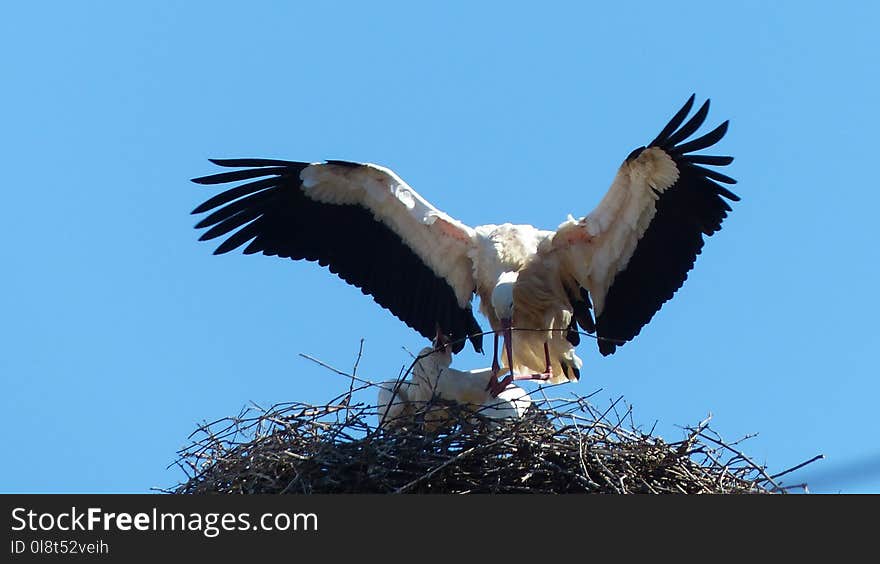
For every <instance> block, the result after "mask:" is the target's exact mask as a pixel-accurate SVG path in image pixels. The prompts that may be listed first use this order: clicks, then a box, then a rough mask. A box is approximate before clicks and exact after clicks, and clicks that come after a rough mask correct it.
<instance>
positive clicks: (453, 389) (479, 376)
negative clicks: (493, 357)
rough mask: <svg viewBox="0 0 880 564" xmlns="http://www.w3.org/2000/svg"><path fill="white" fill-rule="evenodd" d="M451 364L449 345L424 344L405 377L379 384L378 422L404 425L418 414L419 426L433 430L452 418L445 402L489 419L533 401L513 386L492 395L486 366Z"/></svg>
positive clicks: (520, 411)
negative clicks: (466, 367)
mask: <svg viewBox="0 0 880 564" xmlns="http://www.w3.org/2000/svg"><path fill="white" fill-rule="evenodd" d="M451 364H452V352H451V350H449V348H448V347H445V348H441V349H439V350H438V349H437V348H435V347H425V348H424V349H422V350H421V351H419V354H418V356H417V357H416V361H415V363H414V364H413V368H412V378H411V379H410V380H403V381H401V382H397V381H388V382H382V383H380V385H379V393H378V403H377V405H378V408H377V412H378V415H379V420H380V424H381V425H383V426H386V427H391V426H394V425H395V424H405V423H406V422H408V421H411V420H412V419H413V418H414V416H415V415H417V414H418V415H419V416H420V418H421V423H422V425H423V426H424V428H425V429H426V430H428V431H433V430H436V429H438V428H439V427H441V426H443V425H445V424H448V423H450V422H452V421H454V415H453V413H452V412H451V411H450V410H449V408H448V406H449V403H454V404H457V405H458V406H460V407H462V408H464V409H466V410H468V411H470V412H473V413H476V414H478V415H480V416H482V417H483V418H488V419H492V420H502V419H516V418H520V417H522V416H523V415H524V414H525V412H526V410H527V409H528V407H529V406H530V405H531V403H532V400H531V397H529V395H528V394H527V393H526V391H525V390H523V389H522V388H520V387H518V386H514V385H510V386H508V387H507V388H506V389H505V390H503V391H502V392H501V393H499V394H498V395H497V397H494V396H493V395H492V394H491V393H490V391H489V389H488V388H489V382H490V380H491V378H492V376H493V371H492V369H491V368H481V369H476V370H457V369H455V368H452V367H451Z"/></svg>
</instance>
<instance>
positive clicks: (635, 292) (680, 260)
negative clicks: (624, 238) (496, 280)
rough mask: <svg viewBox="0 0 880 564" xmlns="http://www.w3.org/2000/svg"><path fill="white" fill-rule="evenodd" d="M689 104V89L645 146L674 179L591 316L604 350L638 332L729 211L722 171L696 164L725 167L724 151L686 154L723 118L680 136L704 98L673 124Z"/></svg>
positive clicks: (714, 135) (697, 118)
mask: <svg viewBox="0 0 880 564" xmlns="http://www.w3.org/2000/svg"><path fill="white" fill-rule="evenodd" d="M692 106H693V96H691V98H690V99H689V100H688V101H687V103H685V105H684V107H683V108H682V109H681V110H679V112H678V113H676V114H675V116H674V117H673V118H672V120H671V121H670V122H669V124H668V125H667V126H666V127H664V128H663V130H662V131H661V134H660V135H659V136H658V137H657V138H656V139H655V140H654V141H653V142H652V143H651V144H650V145H649V147H650V146H653V147H659V148H661V149H663V150H664V151H666V153H668V154H669V156H670V157H672V159H673V160H674V161H675V164H676V166H677V167H678V170H679V178H678V180H677V181H676V182H675V184H673V185H672V186H670V187H669V188H667V189H666V190H665V191H664V192H663V193H662V194H660V197H659V198H658V200H657V203H656V206H657V207H656V213H655V215H654V218H653V219H652V220H651V223H650V225H649V226H648V229H647V230H646V231H645V233H644V235H642V237H641V239H640V240H639V242H638V245H637V246H636V249H635V252H634V253H633V256H632V257H631V258H630V260H629V262H628V263H627V265H626V267H625V268H624V269H623V270H622V271H620V272H618V273H617V275H616V276H615V277H614V280H613V282H612V284H611V286H610V288H609V289H608V294H607V295H606V297H605V306H604V308H603V310H602V314H601V315H599V316H598V317H597V318H596V332H597V335H598V336H599V340H598V343H599V351H600V352H601V353H602V354H603V355H608V354H612V353H613V352H614V351H615V350H616V349H617V347H618V346H620V345H622V344H624V343H625V342H627V341H629V340H631V339H633V338H634V337H635V336H636V335H638V334H639V332H640V331H641V329H642V327H644V326H645V325H646V324H647V323H648V322H649V321H650V320H651V318H652V317H653V316H654V314H655V313H657V311H658V310H659V309H660V307H661V306H662V305H663V304H664V303H665V302H666V301H667V300H669V299H670V298H671V297H672V296H673V295H674V294H675V292H676V291H677V290H678V289H679V288H681V286H682V284H684V281H685V280H686V279H687V276H688V272H689V271H690V270H691V269H692V268H693V266H694V262H695V261H696V258H697V255H699V254H700V252H701V251H702V249H703V244H704V240H703V236H704V235H705V236H709V235H712V234H714V233H715V232H716V231H718V230H719V229H721V222H722V221H723V220H724V218H725V217H727V212H728V211H730V210H731V208H730V205H729V204H728V203H727V201H725V198H726V199H728V200H731V201H738V200H739V196H737V195H736V194H734V193H733V192H731V191H730V190H728V189H726V188H724V187H723V186H721V185H720V184H718V182H722V183H725V184H734V183H736V181H735V180H734V179H733V178H730V177H729V176H727V175H724V174H721V173H719V172H716V171H715V170H712V169H708V168H705V167H704V166H698V165H710V166H726V165H729V164H730V163H731V162H733V158H732V157H727V156H713V155H692V154H690V153H692V152H693V151H698V150H701V149H705V148H708V147H710V146H712V145H714V144H715V143H717V142H718V141H720V140H721V138H722V137H724V134H725V133H726V132H727V126H728V122H726V121H725V122H723V123H722V124H721V125H719V126H718V127H716V128H715V129H713V130H712V131H710V132H709V133H707V134H705V135H703V136H701V137H698V138H696V139H693V140H691V141H688V142H685V143H682V142H683V141H685V140H686V139H687V138H688V137H689V136H690V135H692V134H694V133H695V132H696V130H697V129H698V128H699V126H700V125H702V123H703V122H704V121H705V118H706V114H707V113H708V108H709V101H708V100H707V101H706V102H705V103H704V104H703V106H702V107H701V108H700V109H699V110H698V111H697V113H696V114H695V115H694V116H693V117H692V118H691V119H690V120H689V121H688V122H687V123H685V125H684V126H682V127H681V129H678V127H679V126H680V125H681V124H682V123H683V122H684V118H685V116H686V115H687V113H689V111H690V109H691V107H692Z"/></svg>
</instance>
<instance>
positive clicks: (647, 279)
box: [193, 96, 739, 394]
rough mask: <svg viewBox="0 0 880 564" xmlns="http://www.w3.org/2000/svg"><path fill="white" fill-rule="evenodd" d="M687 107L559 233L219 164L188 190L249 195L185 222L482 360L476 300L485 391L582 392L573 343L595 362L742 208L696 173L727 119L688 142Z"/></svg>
mask: <svg viewBox="0 0 880 564" xmlns="http://www.w3.org/2000/svg"><path fill="white" fill-rule="evenodd" d="M693 102H694V97H693V96H691V97H690V99H689V100H688V101H687V103H686V104H685V105H684V107H682V108H681V110H679V111H678V112H677V113H676V114H675V116H673V118H672V119H671V120H670V122H669V123H668V124H667V125H666V126H665V127H664V128H663V130H662V131H661V133H660V134H659V135H658V136H657V137H656V138H655V139H654V140H653V141H652V142H651V143H649V144H648V145H646V146H644V147H639V148H637V149H636V150H634V151H633V152H632V153H631V154H630V155H629V156H628V157H627V158H626V159H625V160H624V161H623V163H622V164H621V166H620V167H619V169H618V171H617V174H616V176H615V177H614V180H613V182H612V183H611V186H610V188H609V189H608V191H607V192H606V194H605V196H604V197H603V198H602V200H601V201H600V202H599V204H598V206H596V208H595V209H593V211H591V212H590V213H588V214H587V215H585V216H582V217H581V218H580V219H575V218H574V217H572V216H571V215H569V216H568V218H567V219H566V220H565V221H564V222H563V223H562V224H560V225H559V227H558V228H557V229H555V230H553V231H549V230H541V229H538V228H536V227H533V226H531V225H513V224H510V223H505V224H501V225H481V226H477V227H473V228H472V227H469V226H467V225H465V224H463V223H462V222H460V221H458V220H456V219H454V218H453V217H451V216H450V215H448V214H446V213H445V212H443V211H441V210H439V209H437V208H436V207H434V206H433V205H432V204H431V203H430V202H428V201H427V200H426V199H425V198H423V197H422V196H421V195H419V194H418V193H417V192H416V191H415V190H413V189H412V188H411V187H410V186H409V185H407V184H406V183H405V182H404V181H403V180H402V179H401V178H400V177H399V176H397V174H395V173H394V172H393V171H391V170H389V169H387V168H385V167H381V166H378V165H373V164H362V163H352V162H346V161H335V160H328V161H325V162H321V163H303V162H295V161H279V160H270V159H231V160H213V162H214V163H215V164H218V165H220V166H224V167H237V168H239V170H235V171H231V172H225V173H219V174H214V175H210V176H205V177H201V178H196V179H194V182H197V183H200V184H208V185H214V184H222V183H227V182H233V181H240V180H248V181H249V182H246V183H244V184H241V185H238V186H235V187H233V188H230V189H228V190H226V191H225V192H221V193H220V194H217V195H215V196H214V197H212V198H210V199H209V200H207V201H206V202H204V203H203V204H202V205H200V206H198V207H197V208H196V209H195V210H194V211H193V213H204V212H208V211H211V213H210V214H209V215H208V216H206V217H205V218H203V219H202V220H201V221H200V222H199V223H198V224H197V225H196V227H197V228H200V229H201V228H207V231H206V232H205V233H204V234H203V235H202V236H201V240H206V239H213V238H216V237H221V236H226V235H227V234H229V233H230V232H232V231H235V232H234V233H232V234H231V235H228V236H227V237H226V239H225V241H224V242H223V243H221V244H220V246H219V247H218V248H217V249H216V251H215V253H217V254H219V253H225V252H228V251H230V250H232V249H234V248H237V247H239V246H241V245H245V244H247V246H246V247H245V249H244V253H245V254H251V253H257V252H261V253H263V254H266V255H277V256H279V257H288V258H291V259H294V260H298V259H305V260H313V261H318V262H319V264H321V265H323V266H327V267H329V269H330V270H331V271H332V272H334V273H336V274H338V275H339V276H340V277H342V278H343V279H344V280H346V281H347V282H349V283H350V284H353V285H355V286H358V287H359V288H361V290H362V291H363V292H364V293H365V294H370V295H372V296H373V298H374V299H375V301H376V302H377V303H379V304H380V305H381V306H383V307H385V308H387V309H389V310H390V311H391V312H392V313H394V315H396V316H397V317H398V318H400V319H401V320H402V321H404V322H405V323H406V324H407V325H409V326H410V327H412V328H414V329H415V330H416V331H418V332H419V333H420V334H422V335H423V336H425V337H427V338H429V339H430V338H433V337H434V335H435V334H436V332H437V331H438V330H440V331H441V332H442V333H444V334H446V335H448V336H449V337H450V338H451V339H452V343H451V346H452V350H453V352H459V351H460V350H461V349H462V347H463V346H464V342H465V341H466V340H470V342H471V344H472V345H473V347H474V349H475V350H477V351H478V352H482V330H481V329H480V326H479V324H478V323H477V321H476V318H475V317H474V314H473V310H472V307H471V300H472V298H473V296H474V295H477V296H479V298H480V311H481V312H482V313H483V315H485V317H486V318H487V319H488V321H489V324H490V326H491V327H492V329H493V331H494V332H495V340H496V342H495V356H496V359H495V360H493V368H492V370H493V372H494V376H493V378H495V377H497V375H498V374H500V373H501V372H502V369H503V367H507V368H512V372H511V374H510V375H509V376H508V378H507V381H505V382H496V383H495V384H493V385H492V388H493V391H494V393H496V394H497V393H500V392H501V391H502V390H503V389H504V388H505V386H506V384H507V383H508V382H509V380H510V379H511V378H514V377H517V378H518V377H522V376H523V373H526V374H525V375H526V377H528V374H529V373H532V372H534V373H536V374H533V376H539V377H541V378H543V379H549V380H550V381H551V382H560V381H565V380H577V379H578V378H579V375H580V368H581V366H582V361H581V360H580V359H579V358H578V357H577V355H576V354H575V347H576V346H577V345H578V344H579V342H580V332H581V330H583V331H586V332H588V333H595V334H596V337H597V341H598V346H599V351H600V352H601V353H602V354H603V355H608V354H612V353H613V352H615V350H616V348H617V347H619V346H620V345H622V344H624V343H626V342H628V341H630V340H631V339H633V338H634V337H635V336H636V335H638V334H639V332H640V331H641V329H642V327H644V325H646V324H647V323H648V322H649V321H650V319H651V318H652V317H653V315H654V314H655V313H656V312H657V311H658V310H659V309H660V307H661V306H662V305H663V303H664V302H666V301H667V300H668V299H670V298H671V297H672V295H673V294H674V293H675V292H676V291H677V290H678V289H679V288H680V287H681V285H682V284H683V282H684V280H685V279H686V278H687V273H688V271H690V270H691V268H692V267H693V265H694V261H695V260H696V257H697V255H698V254H699V253H700V252H701V249H702V247H703V243H704V239H703V236H704V235H705V236H709V235H712V234H713V233H714V232H715V231H717V230H718V229H720V228H721V222H722V220H723V219H724V218H725V217H726V215H727V212H728V211H730V210H731V208H730V206H729V204H728V203H727V201H725V200H731V201H736V200H738V199H739V198H738V196H736V195H735V194H733V193H732V192H730V191H729V190H727V189H726V188H724V187H723V186H721V185H720V184H719V182H720V183H726V184H732V183H734V182H735V181H734V180H733V179H732V178H730V177H728V176H725V175H723V174H721V173H719V172H717V171H716V170H714V169H711V168H706V167H705V166H702V165H710V166H725V165H728V164H730V162H732V160H733V159H732V157H726V156H710V155H701V154H693V152H694V151H698V150H700V149H704V148H707V147H710V146H712V145H714V144H715V143H717V142H718V141H719V140H720V139H721V138H722V137H723V136H724V134H725V132H726V131H727V122H724V123H722V124H721V125H720V126H718V127H716V128H715V129H714V130H712V131H710V132H709V133H707V134H705V135H702V136H701V137H698V138H695V139H691V140H688V138H689V137H691V136H692V135H693V134H694V133H695V132H696V131H697V129H698V128H699V127H700V126H701V125H702V124H703V122H704V120H705V118H706V115H707V113H708V108H709V102H708V101H706V102H705V103H704V104H703V105H702V106H701V107H700V108H699V109H698V110H697V112H696V113H695V114H694V115H693V116H692V117H691V118H690V119H688V120H687V121H686V122H685V118H686V117H687V116H688V114H689V113H690V111H691V109H692V106H693ZM535 197H543V196H542V195H537V196H535ZM499 335H503V338H504V342H505V347H506V349H507V351H506V352H507V354H506V355H502V358H501V364H499V363H498V362H497V351H498V336H499ZM513 341H515V346H513V345H512V342H513Z"/></svg>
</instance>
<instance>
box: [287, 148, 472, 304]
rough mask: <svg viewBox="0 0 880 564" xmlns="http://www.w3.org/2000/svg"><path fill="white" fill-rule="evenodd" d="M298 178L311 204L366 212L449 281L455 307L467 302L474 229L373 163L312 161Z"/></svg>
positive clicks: (470, 291)
mask: <svg viewBox="0 0 880 564" xmlns="http://www.w3.org/2000/svg"><path fill="white" fill-rule="evenodd" d="M300 179H301V180H302V185H303V190H304V191H305V193H306V194H307V195H308V196H309V197H310V198H312V199H314V200H317V201H319V202H323V203H332V204H360V205H361V206H364V207H366V208H367V209H369V210H371V211H372V213H373V216H374V217H375V218H376V219H377V220H378V221H381V222H382V223H384V224H385V225H387V226H388V227H389V228H391V229H392V230H393V231H394V232H395V233H397V235H399V236H400V237H401V238H402V239H403V240H404V241H405V242H406V244H407V245H408V246H409V247H410V248H411V249H412V250H413V251H414V252H415V253H416V254H417V255H418V256H419V257H420V258H421V259H422V261H423V262H424V263H425V264H426V265H427V266H428V267H429V268H431V270H433V271H434V273H435V274H437V275H438V276H441V277H443V278H445V279H446V280H447V281H448V282H449V284H450V286H451V287H452V288H453V289H454V290H455V295H456V298H457V299H458V302H459V305H461V306H462V307H465V306H466V305H467V304H468V303H469V302H470V300H471V297H472V295H473V291H474V278H473V267H472V264H471V260H470V259H469V258H468V251H469V250H470V249H471V248H472V246H473V245H474V230H473V229H471V228H470V227H468V226H467V225H465V224H463V223H461V222H460V221H458V220H456V219H454V218H452V217H450V216H449V215H447V214H446V213H444V212H442V211H440V210H439V209H437V208H435V207H434V206H433V205H431V203H430V202H428V201H427V200H426V199H424V198H423V197H422V196H420V195H419V193H418V192H416V191H415V190H413V189H412V188H411V187H410V186H409V185H408V184H407V183H406V182H404V181H403V180H402V179H401V178H400V177H399V176H397V175H396V174H395V173H394V172H393V171H391V170H389V169H387V168H385V167H381V166H377V165H373V164H364V165H361V166H357V167H352V166H346V165H338V164H332V163H314V164H312V165H309V166H308V167H306V168H305V169H303V171H302V173H301V174H300ZM341 228H343V229H344V228H345V226H341ZM352 236H354V237H356V236H357V234H356V233H355V234H352Z"/></svg>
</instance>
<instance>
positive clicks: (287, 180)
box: [192, 159, 482, 352]
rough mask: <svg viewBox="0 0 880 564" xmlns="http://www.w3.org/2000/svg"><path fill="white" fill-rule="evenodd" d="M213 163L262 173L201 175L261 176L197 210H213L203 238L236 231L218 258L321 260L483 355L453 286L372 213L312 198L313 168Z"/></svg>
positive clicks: (407, 316) (203, 180) (413, 320)
mask: <svg viewBox="0 0 880 564" xmlns="http://www.w3.org/2000/svg"><path fill="white" fill-rule="evenodd" d="M211 162H213V163H215V164H217V165H220V166H229V167H256V168H247V169H244V170H238V171H233V172H224V173H219V174H213V175H209V176H203V177H200V178H195V179H193V182H196V183H198V184H208V185H213V184H222V183H226V182H235V181H240V180H250V179H254V178H259V180H254V181H252V182H248V183H245V184H242V185H239V186H235V187H233V188H230V189H228V190H226V191H224V192H221V193H220V194H217V195H215V196H213V197H212V198H210V199H209V200H207V201H205V202H204V203H203V204H201V205H200V206H198V207H197V208H196V209H195V210H193V212H192V213H194V214H198V213H205V212H208V211H211V210H214V211H212V213H210V214H209V215H208V216H206V217H205V218H203V219H202V220H201V221H199V222H198V223H197V224H196V228H197V229H203V228H209V229H208V230H207V231H205V232H204V233H203V234H202V236H201V237H200V240H203V241H204V240H209V239H214V238H217V237H222V236H224V235H227V234H228V233H230V232H232V231H234V233H232V234H231V235H229V236H228V237H227V238H226V239H225V240H224V241H223V242H222V243H221V244H220V245H219V246H218V247H217V249H216V250H215V251H214V254H223V253H227V252H229V251H232V250H233V249H236V248H238V247H240V246H242V245H245V244H247V246H246V247H245V248H244V251H243V252H244V254H254V253H258V252H262V253H263V254H265V255H269V256H278V257H282V258H290V259H293V260H303V259H304V260H309V261H317V262H318V263H319V264H320V265H322V266H326V267H328V268H329V269H330V271H331V272H333V273H334V274H337V275H338V276H339V277H340V278H342V279H343V280H345V281H346V282H348V283H349V284H352V285H354V286H357V287H358V288H360V289H361V291H362V292H363V293H364V294H367V295H371V296H372V297H373V299H374V300H375V301H376V302H377V303H378V304H379V305H381V306H382V307H384V308H386V309H388V310H389V311H391V312H392V313H393V314H394V315H395V316H397V317H398V318H399V319H400V320H401V321H403V322H404V323H406V324H407V325H409V326H410V327H412V328H413V329H415V330H416V331H418V332H419V333H420V334H422V335H423V336H425V337H426V338H428V339H432V338H433V337H434V336H435V335H436V331H437V327H438V326H439V327H440V329H441V330H442V331H443V332H444V333H445V334H446V335H449V336H450V338H451V340H452V345H453V350H454V352H459V351H461V349H462V348H464V341H465V339H469V340H470V341H471V344H472V345H473V347H474V349H475V350H477V351H478V352H482V330H481V329H480V326H479V324H478V323H477V320H476V318H475V317H474V314H473V311H472V309H471V306H470V304H468V306H467V307H464V308H463V307H461V306H460V305H459V304H458V299H457V298H456V295H455V291H454V290H453V289H452V287H451V286H450V285H449V283H448V282H446V280H445V279H443V278H442V277H440V276H438V275H437V274H435V273H434V272H433V271H432V270H431V269H430V268H429V267H428V266H426V265H425V264H424V262H422V260H421V259H420V258H419V256H418V255H417V254H416V253H415V252H414V251H413V250H412V249H411V248H410V247H408V246H407V245H406V243H405V242H404V241H403V240H402V239H401V237H400V236H399V235H397V234H396V233H395V232H394V231H393V230H391V229H390V228H389V227H387V226H386V225H385V224H383V223H381V222H379V221H376V219H375V218H374V217H373V214H372V212H371V211H370V210H368V209H367V208H365V207H363V206H360V205H353V204H344V205H334V204H326V203H322V202H318V201H316V200H313V199H311V198H309V197H308V196H307V195H306V193H305V192H304V191H303V190H302V187H301V181H300V177H299V175H300V173H301V172H302V171H303V169H305V168H306V167H307V166H309V165H308V163H301V162H293V161H279V160H273V159H212V160H211ZM328 162H330V161H328ZM332 162H333V163H334V164H342V165H345V166H361V165H360V164H357V163H348V162H343V161H332ZM263 177H265V178H263ZM235 230H237V231H235Z"/></svg>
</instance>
